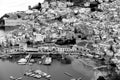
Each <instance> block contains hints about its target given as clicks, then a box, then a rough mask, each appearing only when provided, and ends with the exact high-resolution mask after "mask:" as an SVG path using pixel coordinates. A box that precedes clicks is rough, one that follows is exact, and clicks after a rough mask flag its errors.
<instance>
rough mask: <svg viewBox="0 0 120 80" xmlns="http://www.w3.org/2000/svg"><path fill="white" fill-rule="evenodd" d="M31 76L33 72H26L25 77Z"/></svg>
mask: <svg viewBox="0 0 120 80" xmlns="http://www.w3.org/2000/svg"><path fill="white" fill-rule="evenodd" d="M31 74H32V72H26V73H25V74H24V75H26V76H30V75H31Z"/></svg>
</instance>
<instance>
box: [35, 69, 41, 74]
mask: <svg viewBox="0 0 120 80" xmlns="http://www.w3.org/2000/svg"><path fill="white" fill-rule="evenodd" d="M34 73H36V74H42V71H41V70H35V71H34Z"/></svg>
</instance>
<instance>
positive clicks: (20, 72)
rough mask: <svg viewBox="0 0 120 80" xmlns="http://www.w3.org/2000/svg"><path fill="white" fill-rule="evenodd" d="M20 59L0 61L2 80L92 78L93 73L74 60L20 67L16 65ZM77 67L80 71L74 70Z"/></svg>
mask: <svg viewBox="0 0 120 80" xmlns="http://www.w3.org/2000/svg"><path fill="white" fill-rule="evenodd" d="M26 58H27V56H26ZM20 59H21V58H20V57H19V58H12V59H0V64H1V65H0V71H1V72H0V74H1V75H4V76H1V77H0V78H1V79H2V80H33V79H34V80H38V79H40V80H61V79H62V80H72V79H73V80H89V79H92V78H93V73H94V72H93V71H92V70H88V69H82V68H85V67H84V65H82V64H78V63H76V64H75V62H76V61H74V60H73V61H72V63H71V64H62V63H61V62H60V61H58V60H55V59H53V60H52V63H51V64H50V65H46V64H39V63H37V62H35V63H32V64H31V65H30V64H29V63H30V62H29V63H27V62H26V64H24V65H21V64H18V61H19V60H20ZM78 65H79V67H78V69H79V70H81V71H77V69H75V68H76V67H77V66H78ZM75 66H76V67H75ZM83 70H85V71H83ZM12 78H13V79H12ZM78 78H82V79H78Z"/></svg>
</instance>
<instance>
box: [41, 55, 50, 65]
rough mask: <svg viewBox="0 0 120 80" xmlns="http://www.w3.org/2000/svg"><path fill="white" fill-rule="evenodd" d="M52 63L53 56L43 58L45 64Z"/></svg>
mask: <svg viewBox="0 0 120 80" xmlns="http://www.w3.org/2000/svg"><path fill="white" fill-rule="evenodd" d="M51 63H52V58H51V57H46V58H45V59H44V60H43V64H45V65H50V64H51Z"/></svg>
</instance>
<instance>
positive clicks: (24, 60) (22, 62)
mask: <svg viewBox="0 0 120 80" xmlns="http://www.w3.org/2000/svg"><path fill="white" fill-rule="evenodd" d="M26 63H27V60H26V59H25V58H21V59H20V60H18V64H26Z"/></svg>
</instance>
